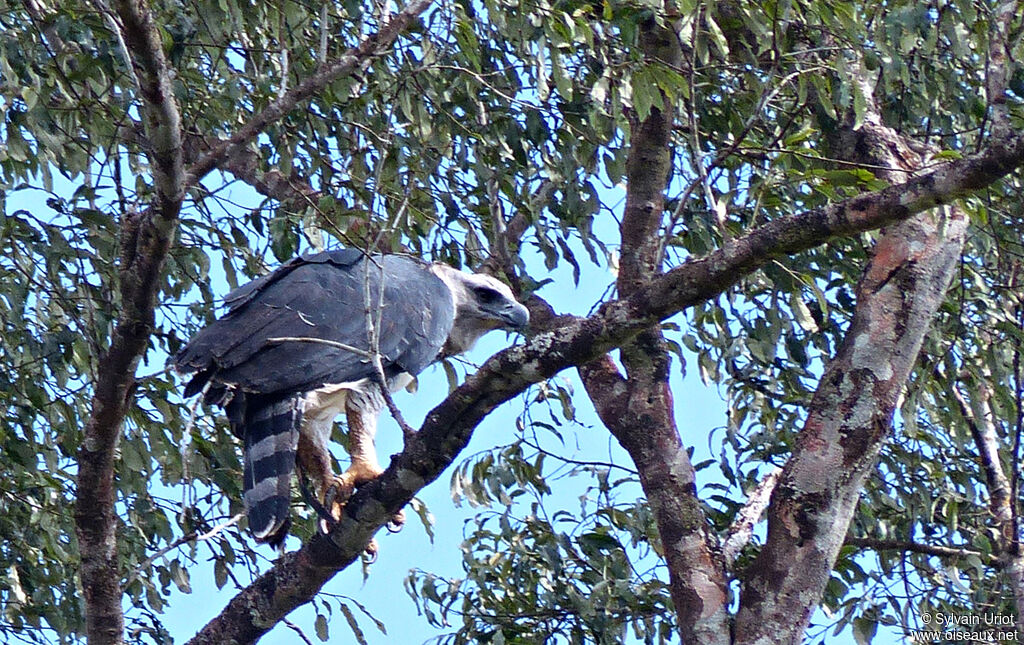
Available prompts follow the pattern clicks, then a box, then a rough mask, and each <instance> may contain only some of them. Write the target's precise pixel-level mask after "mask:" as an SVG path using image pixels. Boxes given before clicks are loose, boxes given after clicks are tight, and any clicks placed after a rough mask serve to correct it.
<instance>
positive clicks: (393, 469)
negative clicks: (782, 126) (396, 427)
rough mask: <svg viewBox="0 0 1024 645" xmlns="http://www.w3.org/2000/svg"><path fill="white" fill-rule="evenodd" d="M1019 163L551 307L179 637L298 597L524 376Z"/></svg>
mask: <svg viewBox="0 0 1024 645" xmlns="http://www.w3.org/2000/svg"><path fill="white" fill-rule="evenodd" d="M1021 164H1024V135H1015V136H1012V137H1007V138H1006V139H1003V140H1000V141H996V142H995V143H994V145H993V146H992V147H991V148H990V149H988V150H986V151H985V152H984V153H983V154H981V155H978V156H976V157H972V158H968V159H963V160H958V161H953V162H950V163H948V164H945V165H942V166H940V167H938V168H936V169H935V170H933V171H932V172H929V173H925V174H923V175H921V176H919V177H916V178H914V179H912V180H911V181H910V182H908V183H906V184H901V185H898V186H891V187H889V188H887V189H885V190H883V191H879V192H875V193H869V194H865V195H862V196H859V197H857V198H854V199H850V200H846V201H843V202H839V203H837V204H834V205H832V206H829V207H827V208H823V209H818V210H814V211H808V212H805V213H802V214H799V215H794V216H790V217H786V218H782V219H779V220H776V221H773V222H771V223H769V224H765V225H763V226H761V227H758V228H757V229H754V230H753V231H751V232H750V233H748V234H746V235H744V236H742V237H738V238H735V239H734V240H732V241H730V242H728V243H727V244H726V245H725V246H724V247H723V248H721V249H719V250H717V251H715V252H713V253H711V254H709V255H707V256H705V257H703V258H700V259H696V260H691V261H688V262H686V263H684V264H682V265H680V266H678V267H676V268H675V269H673V270H671V271H669V272H668V273H665V274H663V275H660V276H656V277H654V278H652V279H651V280H650V281H649V282H647V283H645V284H644V285H641V286H640V287H639V288H638V289H637V290H636V291H635V292H634V293H633V294H632V295H630V296H629V297H627V298H624V299H620V300H615V301H611V302H608V303H605V304H604V305H603V306H602V307H601V309H600V311H599V312H598V313H596V314H594V315H592V316H590V317H587V318H578V317H572V316H564V317H560V318H558V319H555V320H557V321H559V322H560V324H559V325H558V326H557V327H554V328H553V329H551V330H550V331H547V332H544V333H541V334H538V335H537V336H535V337H533V338H532V339H530V341H529V342H528V343H526V344H525V345H520V346H516V347H512V348H509V349H507V350H505V351H503V352H500V353H499V354H497V355H495V356H493V357H492V358H490V359H489V360H488V361H487V362H486V363H485V364H484V365H483V366H482V367H481V368H480V370H479V371H478V372H476V373H475V374H473V375H472V376H470V377H469V378H468V379H466V381H465V382H464V383H463V384H462V385H461V386H460V387H459V388H458V389H456V390H455V391H454V392H453V393H452V394H451V395H449V396H448V398H447V399H445V400H444V401H443V402H441V404H440V405H438V406H437V407H436V408H434V410H432V411H431V412H430V414H429V415H428V416H427V418H426V420H425V421H424V423H423V425H422V426H421V428H420V430H419V432H417V433H416V434H415V435H414V436H412V437H410V440H409V441H408V443H407V444H406V447H405V449H404V450H403V451H402V452H401V453H399V454H398V455H396V456H395V457H394V458H393V459H392V462H391V464H390V466H389V467H388V468H387V469H386V470H385V471H384V473H383V474H382V475H381V476H380V477H378V478H377V479H376V480H374V481H372V482H370V483H368V484H366V485H365V486H364V487H362V488H361V489H360V490H359V491H358V492H357V493H356V494H355V495H354V496H353V497H352V499H351V500H349V502H348V504H347V505H346V506H345V514H344V515H343V517H342V519H341V520H340V521H339V522H338V524H337V526H335V527H334V528H333V529H332V531H331V534H330V535H329V536H316V537H314V538H313V539H311V540H310V541H309V542H308V543H306V544H305V545H303V547H302V548H301V549H299V550H298V551H295V552H293V553H289V554H286V555H284V556H283V557H282V558H280V559H279V560H278V561H277V562H276V563H275V565H274V566H273V567H272V568H271V569H270V570H268V571H267V572H266V573H265V574H263V575H262V576H261V577H260V578H259V579H257V580H256V581H255V582H253V584H252V585H250V586H249V587H247V588H246V589H244V590H243V591H242V592H240V593H239V594H238V595H237V596H236V597H235V598H234V599H232V601H231V602H230V603H229V604H228V606H227V607H225V608H224V610H223V611H222V612H221V614H220V615H218V616H217V617H216V618H214V619H213V620H212V621H211V622H210V623H208V624H207V625H206V626H205V627H204V628H203V629H202V630H201V631H200V632H199V633H198V634H197V635H196V637H195V638H193V639H192V640H191V641H190V644H191V645H199V644H211V645H212V644H214V643H224V642H231V641H232V640H235V641H236V642H238V643H240V644H241V643H250V642H253V641H254V640H255V639H256V638H259V636H260V635H262V634H263V633H265V632H266V631H267V630H269V629H270V628H271V627H273V626H274V625H275V624H276V623H277V622H279V621H280V620H282V619H283V618H284V616H286V615H287V614H288V613H289V612H290V611H292V610H293V609H295V608H296V607H298V606H300V605H302V604H304V603H306V602H308V601H309V600H310V599H311V598H312V597H313V595H315V594H316V593H317V591H319V589H320V587H322V586H323V585H324V583H326V582H327V580H329V579H330V578H332V577H333V576H334V575H335V574H336V573H337V572H338V571H340V570H341V569H343V568H345V567H347V566H348V565H349V564H351V563H352V562H354V561H355V560H356V559H357V558H358V557H359V555H360V553H361V552H362V550H363V549H364V548H365V546H366V544H367V542H368V541H369V540H370V538H371V537H372V536H373V535H374V533H376V532H377V530H378V529H379V528H380V527H382V526H383V525H384V524H385V523H386V522H387V521H388V520H389V519H390V518H391V516H392V515H393V514H394V513H395V512H397V511H398V510H399V509H400V508H402V506H404V505H405V504H406V503H407V502H408V501H409V500H411V499H412V497H413V495H414V494H415V493H417V492H418V491H419V490H420V489H422V488H423V487H424V486H426V485H428V484H429V483H431V482H432V481H434V480H435V479H437V477H439V476H440V474H441V472H442V471H443V470H444V469H445V468H447V467H448V466H449V465H450V464H451V463H452V462H453V461H454V460H455V458H456V457H457V456H458V454H459V453H460V451H461V450H463V448H464V447H465V446H466V444H467V443H468V441H469V438H470V436H471V434H472V432H473V429H474V428H475V427H476V425H477V424H478V423H479V422H480V421H481V420H482V419H483V418H484V417H486V416H487V415H488V414H490V412H491V411H492V410H494V409H495V408H496V407H498V406H499V405H501V404H502V403H504V402H505V401H508V400H509V399H511V398H512V397H514V396H516V395H518V394H519V393H521V392H523V391H524V390H525V389H526V388H527V387H529V386H530V385H531V384H533V383H537V382H539V381H541V380H543V379H545V378H550V377H551V376H553V375H554V374H556V373H558V372H559V371H561V370H563V369H566V368H568V367H571V366H576V365H583V364H585V363H588V362H590V361H593V360H595V359H597V358H599V357H601V356H603V355H604V354H606V353H607V352H608V351H610V350H611V349H613V348H614V347H618V346H620V345H622V344H623V343H624V342H626V341H627V340H629V339H630V338H632V337H633V336H635V335H636V334H638V333H639V332H641V331H642V330H644V329H646V328H648V327H650V326H651V325H652V324H653V323H655V322H657V321H659V320H662V319H664V318H667V317H668V316H671V315H673V314H675V313H677V312H679V311H681V310H683V309H685V308H687V307H691V306H693V305H695V304H698V303H700V302H703V301H705V300H707V299H708V298H711V297H714V296H716V295H718V294H719V293H721V292H722V291H723V290H725V289H727V288H728V287H729V286H731V285H733V284H735V283H736V282H737V281H739V280H740V279H741V278H742V277H743V276H745V275H747V274H749V273H750V272H752V271H754V270H756V269H757V268H759V267H761V266H764V265H765V264H767V263H768V262H771V261H772V260H773V258H776V257H778V256H781V255H787V254H792V253H797V252H800V251H803V250H806V249H809V248H811V247H813V246H816V245H818V244H823V243H825V242H827V241H828V240H829V239H830V238H832V237H836V236H845V235H852V234H855V233H860V232H863V231H868V230H872V229H875V228H879V227H881V226H884V225H886V224H890V223H893V222H895V221H899V220H901V219H906V218H908V217H910V216H911V215H914V214H915V213H918V212H921V211H922V210H926V209H928V208H931V207H933V206H934V205H936V204H938V203H945V202H948V201H950V200H953V199H955V198H957V197H959V196H963V195H965V194H968V193H970V192H971V191H975V190H979V189H981V188H983V187H985V186H987V185H988V184H991V183H992V182H994V181H996V180H998V179H999V178H1001V177H1003V176H1005V175H1006V174H1008V173H1009V172H1011V171H1013V169H1014V168H1016V167H1018V166H1020V165H1021ZM840 539H841V538H840Z"/></svg>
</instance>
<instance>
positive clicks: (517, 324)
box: [500, 302, 530, 331]
mask: <svg viewBox="0 0 1024 645" xmlns="http://www.w3.org/2000/svg"><path fill="white" fill-rule="evenodd" d="M500 315H501V319H502V321H504V322H505V324H506V325H507V326H508V327H511V328H512V329H515V330H517V331H523V330H524V329H526V327H527V326H528V325H529V324H530V310H529V309H527V308H526V307H524V306H523V305H521V304H519V303H518V302H512V303H509V305H508V306H506V307H505V308H504V309H503V310H502V311H501V314H500Z"/></svg>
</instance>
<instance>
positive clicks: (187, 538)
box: [121, 513, 245, 589]
mask: <svg viewBox="0 0 1024 645" xmlns="http://www.w3.org/2000/svg"><path fill="white" fill-rule="evenodd" d="M243 517H245V514H244V513H239V514H238V515H235V516H234V517H232V518H231V519H230V520H228V521H227V522H224V523H223V524H218V525H217V526H215V527H213V528H212V529H210V530H209V531H207V532H206V533H203V534H201V535H200V534H197V533H196V532H195V531H192V532H191V533H186V534H185V535H182V536H181V537H180V538H178V539H177V540H175V541H174V542H171V543H170V544H168V545H167V546H165V547H164V548H162V549H160V550H159V551H157V552H156V553H154V554H153V555H151V556H149V557H148V558H146V559H145V560H143V561H142V562H140V563H139V566H137V567H135V570H134V571H132V573H131V575H129V576H128V579H127V580H125V581H124V584H122V585H121V588H122V589H124V588H126V587H127V586H128V585H130V584H131V583H132V582H134V581H135V579H136V578H138V577H139V574H140V573H141V572H142V570H143V569H145V568H146V567H148V566H149V565H151V564H153V562H155V561H156V560H157V558H162V557H163V556H165V555H167V554H168V553H170V552H171V551H173V550H175V549H177V548H178V547H179V546H181V545H183V544H186V543H188V542H192V541H193V540H194V541H196V542H205V541H206V540H210V539H212V538H214V537H216V536H217V534H219V533H220V532H221V531H223V530H225V529H227V528H230V527H232V526H234V525H235V524H237V523H238V522H239V520H241V519H242V518H243Z"/></svg>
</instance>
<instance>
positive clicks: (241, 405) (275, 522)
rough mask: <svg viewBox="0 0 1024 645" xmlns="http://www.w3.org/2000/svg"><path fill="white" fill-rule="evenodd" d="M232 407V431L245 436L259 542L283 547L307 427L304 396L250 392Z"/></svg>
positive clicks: (249, 497)
mask: <svg viewBox="0 0 1024 645" xmlns="http://www.w3.org/2000/svg"><path fill="white" fill-rule="evenodd" d="M238 398H242V399H243V400H241V401H238V400H237V399H238ZM229 407H230V408H232V409H229V411H228V418H229V420H230V421H231V426H232V431H234V433H235V434H236V435H238V436H240V437H242V443H243V446H242V453H243V467H244V478H243V484H244V500H245V508H246V511H247V513H248V515H249V530H250V531H252V534H253V536H254V537H255V538H256V540H257V541H259V542H266V543H267V544H270V545H271V546H277V545H278V544H280V543H281V542H282V541H283V540H284V538H285V536H286V535H287V534H288V525H289V524H290V523H291V520H290V517H291V513H290V510H289V505H290V503H291V482H292V471H294V470H295V450H296V448H297V447H298V443H299V425H300V424H301V423H302V397H301V395H299V396H296V395H291V396H286V397H284V398H281V397H261V396H258V395H252V394H249V395H246V396H244V397H236V399H235V400H232V401H231V403H230V404H229Z"/></svg>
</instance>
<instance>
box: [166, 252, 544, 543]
mask: <svg viewBox="0 0 1024 645" xmlns="http://www.w3.org/2000/svg"><path fill="white" fill-rule="evenodd" d="M225 303H226V304H227V307H228V310H227V312H226V313H225V314H224V315H223V316H222V317H221V318H220V319H219V320H217V321H215V322H214V323H212V324H211V325H209V326H208V327H206V328H204V329H203V330H201V331H200V332H199V333H197V334H196V335H195V336H194V337H193V338H192V340H191V341H189V343H188V345H186V346H185V347H184V349H182V350H181V351H180V352H179V353H178V354H177V356H175V358H174V363H175V367H176V368H177V370H178V371H179V372H180V373H183V374H194V375H193V376H192V378H191V380H190V381H189V383H188V385H186V386H185V392H184V394H185V396H186V397H189V396H192V395H193V394H196V393H198V392H200V391H201V390H203V389H204V387H206V386H207V384H209V388H208V390H207V392H206V396H205V400H206V402H208V403H216V404H218V405H220V406H222V407H223V408H224V410H225V412H226V414H227V417H228V421H229V423H230V425H231V429H232V432H234V434H235V435H236V436H238V437H240V438H241V439H242V443H243V452H244V455H243V457H244V458H243V462H244V477H245V482H244V491H245V494H244V501H245V507H246V510H247V513H248V516H249V529H250V531H252V533H253V535H254V536H255V537H256V539H257V540H258V541H261V542H267V543H270V544H271V545H276V544H280V543H281V541H283V540H284V537H285V535H286V534H287V531H288V525H289V523H290V520H289V503H290V500H291V477H292V471H293V470H294V469H295V462H296V455H297V456H298V463H299V466H300V468H301V469H302V471H303V473H304V474H305V475H306V476H307V477H308V478H310V479H311V480H312V483H313V486H314V488H315V491H316V494H317V497H318V498H319V500H320V502H321V504H325V505H327V506H328V507H331V508H328V509H327V511H328V512H330V513H331V514H332V515H334V516H335V519H338V517H340V515H339V512H340V504H338V503H332V501H331V500H344V499H347V497H348V495H349V494H351V492H352V490H353V489H354V488H355V487H356V486H359V485H360V484H362V483H365V482H367V481H369V480H372V479H374V478H375V477H377V476H378V475H379V474H380V473H381V472H383V469H382V468H381V467H380V464H379V463H378V462H377V455H376V451H375V450H374V444H373V439H374V435H375V433H376V427H377V417H378V415H379V413H380V411H381V410H382V409H383V407H384V406H385V399H384V396H383V394H382V392H381V389H380V387H379V385H378V384H379V382H380V379H379V377H377V376H376V375H375V372H376V368H375V367H374V365H373V363H372V362H371V360H370V359H369V357H368V352H370V349H371V347H370V342H369V327H368V325H367V310H368V309H369V313H370V317H371V320H374V321H377V322H372V323H371V324H372V325H373V327H376V328H377V331H378V334H377V336H378V338H379V341H378V343H377V344H378V348H377V349H378V351H379V354H380V360H381V364H382V367H383V371H384V375H385V377H386V379H387V383H388V387H389V389H390V390H391V391H397V390H398V389H400V388H402V387H405V386H406V385H408V384H409V382H410V381H411V380H412V377H413V376H415V375H416V374H418V373H419V372H420V371H422V370H423V369H424V368H425V367H427V366H428V365H430V364H431V363H433V362H434V361H436V360H438V359H440V358H442V357H445V356H451V355H455V354H460V353H462V352H464V351H466V350H468V349H469V348H470V347H471V346H472V345H473V344H474V343H475V342H476V340H477V339H478V338H480V336H482V335H484V334H485V333H487V332H488V331H490V330H492V329H522V328H524V327H525V326H526V324H527V323H528V322H529V313H528V312H527V309H526V307H524V306H523V305H522V304H520V303H519V302H517V301H516V299H515V297H514V296H513V295H512V292H511V290H509V288H508V287H507V286H505V285H504V284H502V283H501V282H499V281H498V280H496V279H494V278H492V277H490V276H487V275H483V274H468V273H464V272H462V271H458V270H456V269H453V268H452V267H450V266H448V265H445V264H439V263H435V264H428V263H426V262H423V261H422V260H419V259H416V258H413V257H410V256H405V255H373V256H368V255H366V254H365V253H363V252H362V251H359V250H355V249H341V250H334V251H325V252H322V253H316V254H313V255H303V256H301V257H298V258H295V259H293V260H291V261H290V262H287V263H285V264H284V265H282V266H281V267H279V268H278V269H277V270H275V271H273V272H272V273H269V274H267V275H265V276H263V277H261V278H258V279H256V280H253V281H252V282H250V283H248V284H246V285H244V286H242V287H239V288H238V289H236V290H234V291H232V292H231V293H230V294H228V296H227V297H226V298H225ZM284 339H292V340H284ZM295 339H301V340H295ZM317 341H326V342H317ZM331 343H333V344H331ZM341 345H344V346H346V347H347V348H343V347H341ZM353 350H356V351H353ZM342 412H344V413H345V415H346V418H347V421H348V429H349V452H350V454H351V459H352V461H351V465H350V466H349V468H348V470H346V471H345V472H344V473H342V474H341V475H340V476H335V474H334V470H333V468H332V466H331V455H330V452H329V451H328V447H327V446H328V441H329V439H330V437H331V430H332V427H333V425H334V419H335V418H336V417H337V416H338V415H339V414H341V413H342ZM321 510H322V509H321Z"/></svg>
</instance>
